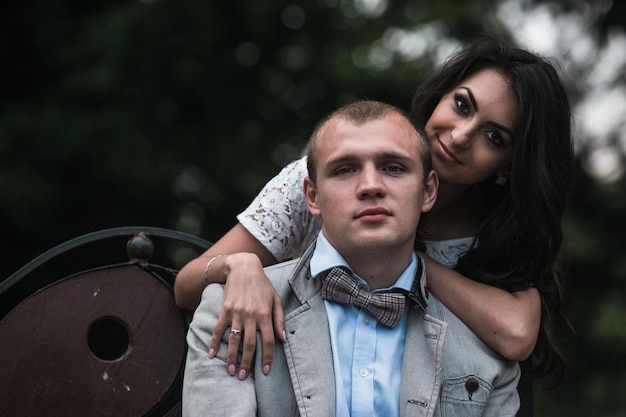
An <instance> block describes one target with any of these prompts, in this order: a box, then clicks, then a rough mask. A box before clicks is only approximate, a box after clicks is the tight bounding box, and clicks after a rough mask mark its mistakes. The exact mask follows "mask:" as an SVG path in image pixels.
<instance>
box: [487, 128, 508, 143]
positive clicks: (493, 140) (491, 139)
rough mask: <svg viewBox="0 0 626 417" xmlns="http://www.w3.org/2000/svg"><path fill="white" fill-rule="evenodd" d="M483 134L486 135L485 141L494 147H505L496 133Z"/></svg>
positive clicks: (502, 140)
mask: <svg viewBox="0 0 626 417" xmlns="http://www.w3.org/2000/svg"><path fill="white" fill-rule="evenodd" d="M485 134H486V135H487V139H488V140H489V142H491V143H493V144H494V145H496V146H504V145H505V143H504V139H503V138H502V136H500V135H499V134H498V133H497V132H493V131H488V132H485Z"/></svg>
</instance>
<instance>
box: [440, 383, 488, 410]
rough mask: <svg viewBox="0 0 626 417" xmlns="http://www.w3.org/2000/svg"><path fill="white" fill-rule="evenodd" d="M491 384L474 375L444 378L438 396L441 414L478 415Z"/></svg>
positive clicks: (482, 408) (485, 401)
mask: <svg viewBox="0 0 626 417" xmlns="http://www.w3.org/2000/svg"><path fill="white" fill-rule="evenodd" d="M492 391H493V386H492V385H491V384H490V383H488V382H487V381H485V380H483V379H481V378H479V377H477V376H476V375H467V376H463V377H459V378H453V379H446V380H445V381H444V382H443V387H442V391H441V397H440V401H441V403H440V406H441V416H442V417H452V416H455V417H456V416H463V417H479V416H481V415H482V413H483V410H484V408H485V405H486V404H487V400H488V399H489V395H491V392H492Z"/></svg>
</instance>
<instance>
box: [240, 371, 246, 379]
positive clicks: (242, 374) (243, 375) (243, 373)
mask: <svg viewBox="0 0 626 417" xmlns="http://www.w3.org/2000/svg"><path fill="white" fill-rule="evenodd" d="M239 379H246V370H245V369H242V370H240V371H239Z"/></svg>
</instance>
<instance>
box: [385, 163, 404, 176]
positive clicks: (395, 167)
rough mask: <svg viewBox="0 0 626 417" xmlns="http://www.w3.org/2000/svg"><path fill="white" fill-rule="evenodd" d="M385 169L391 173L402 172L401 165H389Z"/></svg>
mask: <svg viewBox="0 0 626 417" xmlns="http://www.w3.org/2000/svg"><path fill="white" fill-rule="evenodd" d="M385 171H387V172H389V173H392V174H397V173H400V172H402V167H400V166H398V165H389V166H388V167H386V168H385Z"/></svg>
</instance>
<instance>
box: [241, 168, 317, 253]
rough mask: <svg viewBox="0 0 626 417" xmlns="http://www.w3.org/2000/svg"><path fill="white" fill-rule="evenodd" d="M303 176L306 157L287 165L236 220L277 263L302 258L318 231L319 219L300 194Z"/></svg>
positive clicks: (305, 169)
mask: <svg viewBox="0 0 626 417" xmlns="http://www.w3.org/2000/svg"><path fill="white" fill-rule="evenodd" d="M306 175H307V168H306V157H304V158H301V159H298V160H297V161H294V162H292V163H290V164H289V165H287V166H286V167H285V168H283V169H282V171H280V173H278V175H276V176H275V177H274V178H272V179H271V180H270V181H269V182H268V183H267V184H266V185H265V187H263V189H262V190H261V192H260V193H259V194H258V195H257V196H256V197H255V199H254V200H253V201H252V203H250V205H249V206H248V208H246V209H245V210H244V211H243V212H241V213H240V214H239V215H238V216H237V220H238V221H239V223H241V225H242V226H243V227H245V228H246V229H247V230H248V231H249V232H250V233H251V234H252V235H253V236H254V237H255V238H256V239H257V240H258V241H259V242H261V244H263V246H265V247H266V248H267V249H268V250H269V251H270V252H271V253H272V254H273V255H274V257H276V259H278V261H279V262H280V261H284V260H287V259H291V258H295V257H298V256H300V255H302V253H303V252H304V250H305V249H306V247H307V246H308V244H309V243H310V242H311V241H313V240H314V239H315V237H316V236H317V233H318V232H319V230H320V221H319V219H318V218H317V217H313V216H312V215H311V213H310V212H309V210H308V209H307V207H306V201H305V199H304V193H303V191H302V184H303V181H304V177H306Z"/></svg>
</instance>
